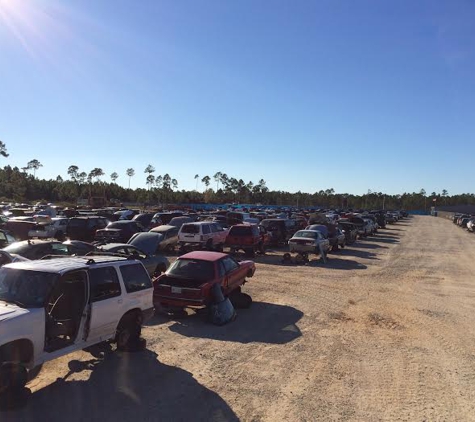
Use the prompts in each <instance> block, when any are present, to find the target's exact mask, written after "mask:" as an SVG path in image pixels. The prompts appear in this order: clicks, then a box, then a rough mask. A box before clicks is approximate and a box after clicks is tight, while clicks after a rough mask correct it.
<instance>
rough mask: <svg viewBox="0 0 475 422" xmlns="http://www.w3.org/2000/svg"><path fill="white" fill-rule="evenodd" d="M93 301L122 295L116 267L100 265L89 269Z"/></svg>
mask: <svg viewBox="0 0 475 422" xmlns="http://www.w3.org/2000/svg"><path fill="white" fill-rule="evenodd" d="M89 284H90V286H91V302H99V301H101V300H105V299H110V298H112V297H117V296H120V293H121V290H120V283H119V277H118V276H117V271H116V270H115V268H114V267H99V268H93V269H91V270H89Z"/></svg>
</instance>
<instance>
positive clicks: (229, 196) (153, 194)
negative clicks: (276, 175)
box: [0, 141, 475, 210]
mask: <svg viewBox="0 0 475 422" xmlns="http://www.w3.org/2000/svg"><path fill="white" fill-rule="evenodd" d="M0 155H1V156H3V157H5V158H7V157H9V154H8V152H7V148H6V145H5V144H4V143H3V142H2V141H0ZM42 166H43V165H42V164H41V163H40V162H39V161H38V160H37V159H33V160H31V161H29V162H28V163H27V165H26V166H25V167H21V168H18V167H11V166H10V165H7V166H5V167H3V169H2V168H0V200H2V201H15V202H31V201H38V200H44V201H47V202H62V203H71V204H75V203H76V202H77V199H78V198H88V197H94V196H100V197H105V198H107V199H109V200H110V199H117V200H119V201H120V202H135V203H142V204H147V203H148V204H179V203H195V204H199V203H215V204H224V203H246V204H262V205H289V206H297V207H332V208H355V209H361V208H364V209H382V208H385V209H400V208H403V209H407V210H428V209H430V207H431V206H432V205H439V206H440V205H462V204H464V205H475V195H474V194H469V193H467V194H461V195H453V196H449V193H448V192H447V190H445V189H444V190H442V192H441V193H436V192H431V193H430V194H429V195H428V194H427V193H426V191H425V190H424V189H421V190H420V191H419V192H412V193H408V192H405V193H403V194H399V195H387V194H384V193H382V192H372V191H371V190H368V192H367V193H366V194H364V195H352V194H350V193H336V192H335V190H334V189H333V188H329V189H325V190H319V191H316V192H314V193H306V192H301V191H298V192H286V191H281V190H279V191H271V190H269V189H268V188H267V186H266V182H265V180H264V179H260V180H259V181H257V182H252V181H249V182H247V183H246V182H245V181H244V180H243V179H238V178H235V177H232V176H228V175H227V174H226V173H223V172H217V173H215V174H214V175H213V176H212V177H210V176H209V175H205V176H200V175H198V174H196V175H195V176H194V179H195V181H196V189H195V190H184V189H182V190H179V188H178V180H177V179H175V178H173V177H172V176H171V175H169V174H168V173H167V174H164V175H155V167H154V166H153V165H151V164H149V165H147V166H146V167H145V169H144V172H143V173H144V174H145V185H146V188H137V189H130V181H131V179H132V178H133V177H134V176H135V175H136V172H135V169H133V168H128V169H127V170H126V172H125V175H126V176H127V177H128V187H127V188H124V187H122V186H120V185H118V184H117V179H118V178H119V177H120V176H119V174H118V173H117V172H115V171H114V172H112V173H111V174H110V175H109V177H110V182H108V181H105V180H103V177H104V176H105V173H104V171H103V170H102V169H101V168H99V167H96V168H93V169H92V170H90V171H89V172H86V171H81V170H80V168H79V167H78V166H77V165H74V164H72V165H70V166H69V167H68V168H67V174H68V177H69V179H66V180H65V179H63V178H62V177H61V176H60V175H58V176H57V177H56V179H50V180H43V179H39V178H37V177H36V171H37V170H38V169H40V168H41V167H42ZM31 172H32V173H33V174H31ZM200 182H201V183H202V184H203V185H204V189H203V191H202V192H201V191H199V190H198V184H199V183H200ZM213 182H214V183H213Z"/></svg>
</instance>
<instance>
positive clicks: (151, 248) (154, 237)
mask: <svg viewBox="0 0 475 422" xmlns="http://www.w3.org/2000/svg"><path fill="white" fill-rule="evenodd" d="M162 240H163V235H161V234H160V233H154V232H146V233H135V234H134V235H133V236H132V237H131V238H130V239H129V241H128V242H127V243H128V244H129V245H133V246H135V247H136V248H137V249H140V250H141V251H143V252H145V253H146V254H147V255H155V254H156V252H157V249H158V245H159V244H160V242H161V241H162Z"/></svg>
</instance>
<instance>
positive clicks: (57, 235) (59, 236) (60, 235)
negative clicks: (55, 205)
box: [54, 230, 64, 240]
mask: <svg viewBox="0 0 475 422" xmlns="http://www.w3.org/2000/svg"><path fill="white" fill-rule="evenodd" d="M54 238H55V239H56V240H64V233H63V232H62V231H61V230H58V231H57V232H56V233H55V234H54Z"/></svg>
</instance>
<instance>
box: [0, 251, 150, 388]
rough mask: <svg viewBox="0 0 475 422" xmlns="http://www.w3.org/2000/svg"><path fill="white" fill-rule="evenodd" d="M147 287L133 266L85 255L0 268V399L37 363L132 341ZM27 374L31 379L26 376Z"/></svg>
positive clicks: (144, 313) (128, 346)
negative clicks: (105, 345)
mask: <svg viewBox="0 0 475 422" xmlns="http://www.w3.org/2000/svg"><path fill="white" fill-rule="evenodd" d="M152 291H153V288H152V282H151V280H150V277H149V275H148V273H147V271H146V270H145V268H144V266H143V265H142V263H141V262H139V261H136V260H130V259H126V258H116V257H114V258H111V257H105V256H87V257H74V258H55V259H51V260H40V261H25V262H18V263H13V264H7V265H4V266H2V267H1V268H0V333H1V335H0V393H3V392H5V391H7V392H8V391H17V390H19V389H21V388H22V387H23V386H24V385H25V384H26V382H27V380H28V377H29V374H28V372H30V371H31V372H33V373H35V372H36V371H37V368H38V366H40V365H42V364H43V363H44V362H47V361H50V360H53V359H56V358H59V357H61V356H64V355H67V354H69V353H72V352H74V351H77V350H82V349H84V348H86V347H90V346H93V345H94V344H98V343H101V342H103V341H107V340H112V341H115V342H116V343H117V348H118V349H119V350H132V349H134V347H137V346H136V345H137V344H139V343H140V341H139V340H140V333H141V327H142V322H143V321H145V320H146V319H148V318H149V317H151V316H152V315H153V301H152ZM30 375H31V374H30Z"/></svg>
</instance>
